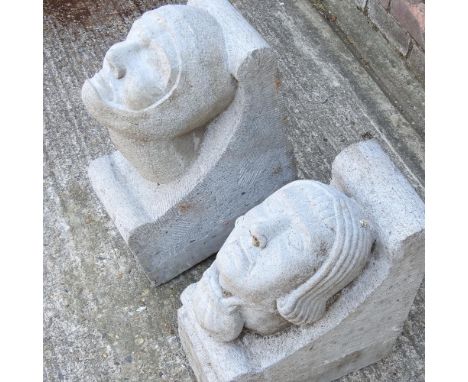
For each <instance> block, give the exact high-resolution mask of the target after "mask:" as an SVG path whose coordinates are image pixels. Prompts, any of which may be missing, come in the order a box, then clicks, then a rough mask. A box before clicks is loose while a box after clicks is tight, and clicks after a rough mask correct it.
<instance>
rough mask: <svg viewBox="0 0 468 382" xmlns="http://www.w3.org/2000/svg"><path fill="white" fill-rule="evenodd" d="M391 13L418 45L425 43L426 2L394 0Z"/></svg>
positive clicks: (421, 45) (422, 45)
mask: <svg viewBox="0 0 468 382" xmlns="http://www.w3.org/2000/svg"><path fill="white" fill-rule="evenodd" d="M390 13H391V15H392V16H393V17H394V18H395V19H396V20H397V22H398V24H400V26H401V27H402V28H403V29H405V30H406V31H408V33H409V34H410V35H411V36H412V37H413V38H414V39H415V40H416V42H417V43H418V45H419V46H420V47H422V48H423V49H424V45H425V41H424V40H425V36H424V35H425V23H424V21H425V4H424V2H421V1H420V0H392V3H391V5H390Z"/></svg>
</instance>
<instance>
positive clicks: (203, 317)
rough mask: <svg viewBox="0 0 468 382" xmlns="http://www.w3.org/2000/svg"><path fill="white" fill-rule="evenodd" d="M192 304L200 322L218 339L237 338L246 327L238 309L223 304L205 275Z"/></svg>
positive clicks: (230, 339) (228, 339)
mask: <svg viewBox="0 0 468 382" xmlns="http://www.w3.org/2000/svg"><path fill="white" fill-rule="evenodd" d="M192 305H193V310H194V313H195V317H196V319H197V322H198V324H199V325H200V326H201V327H202V328H203V329H205V330H206V331H207V332H208V333H210V335H211V336H212V337H214V338H215V339H217V340H218V341H223V342H228V341H232V340H234V339H236V338H237V337H238V336H239V334H240V333H241V331H242V328H243V327H244V320H243V319H242V316H241V315H240V313H239V311H238V310H237V309H233V308H228V307H226V306H224V305H223V303H222V301H221V300H220V298H219V297H218V296H216V295H215V294H214V292H213V291H212V290H211V288H210V286H209V282H208V280H207V277H203V278H202V279H201V280H200V281H199V282H198V283H197V286H196V288H195V291H194V294H193V297H192Z"/></svg>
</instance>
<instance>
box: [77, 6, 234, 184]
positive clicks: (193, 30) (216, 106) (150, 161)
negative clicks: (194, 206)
mask: <svg viewBox="0 0 468 382" xmlns="http://www.w3.org/2000/svg"><path fill="white" fill-rule="evenodd" d="M235 90H236V82H235V80H234V78H233V76H232V75H231V73H230V72H229V70H228V57H227V52H226V47H225V41H224V36H223V31H222V28H221V26H220V25H219V24H218V22H217V21H216V20H215V19H214V18H213V17H212V16H211V15H210V14H209V13H208V12H206V11H204V10H202V9H199V8H195V7H191V6H187V5H177V6H176V5H171V6H164V7H161V8H158V9H156V10H154V11H150V12H147V13H145V14H144V15H143V16H142V17H141V18H140V19H139V20H137V21H136V22H135V23H134V24H133V26H132V28H131V30H130V32H129V34H128V36H127V38H126V39H125V40H124V41H122V42H119V43H117V44H115V45H114V46H112V47H111V48H110V49H109V51H108V52H107V54H106V56H105V58H104V62H103V67H102V69H101V70H100V71H99V72H98V73H97V74H96V75H95V76H94V77H92V78H91V79H89V80H87V81H86V82H85V84H84V85H83V89H82V98H83V102H84V104H85V106H86V108H87V110H88V112H89V113H90V114H91V115H92V116H93V117H94V118H96V120H97V121H98V122H99V123H101V124H102V125H103V126H105V127H106V128H108V129H109V133H110V136H111V139H112V141H113V142H114V144H115V145H116V146H117V148H118V149H119V151H121V152H122V154H123V155H124V156H125V157H126V158H127V159H128V160H129V161H130V163H131V164H132V165H133V166H134V167H135V168H136V169H137V170H138V171H139V173H140V174H141V175H142V176H143V177H145V178H147V179H148V180H151V181H154V182H158V183H168V182H170V181H173V180H175V179H177V178H179V177H180V176H182V175H183V174H184V173H185V172H186V171H187V170H188V169H189V167H190V166H191V165H192V164H193V162H194V160H195V159H196V157H197V154H198V149H199V147H200V144H201V142H202V141H203V135H204V127H205V126H206V125H207V124H208V123H209V122H211V121H212V120H213V119H214V118H215V117H216V116H217V115H218V114H219V113H221V112H222V111H223V110H225V109H226V107H227V106H228V105H229V104H230V102H231V101H232V99H233V97H234V95H235Z"/></svg>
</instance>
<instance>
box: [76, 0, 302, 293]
mask: <svg viewBox="0 0 468 382" xmlns="http://www.w3.org/2000/svg"><path fill="white" fill-rule="evenodd" d="M277 84H278V81H277V77H276V60H275V55H274V53H273V52H272V50H271V48H270V47H269V45H268V44H267V43H266V42H265V40H264V39H263V38H262V37H261V36H260V35H259V34H258V33H257V32H256V31H255V30H254V29H253V28H252V27H251V26H250V25H249V24H248V23H247V22H246V21H245V20H244V19H243V18H242V16H241V15H240V14H239V13H238V12H237V11H236V10H235V9H234V8H233V7H232V6H231V5H230V4H229V2H228V1H226V0H191V1H189V2H188V4H187V5H167V6H164V7H161V8H158V9H156V10H154V11H150V12H147V13H145V14H144V15H143V16H142V17H141V18H140V19H139V20H137V21H136V22H135V23H134V24H133V26H132V28H131V30H130V32H129V34H128V36H127V38H126V39H125V40H124V41H123V42H121V43H118V44H116V45H114V46H113V47H112V48H110V49H109V51H108V52H107V54H106V57H105V59H104V63H103V68H102V70H101V71H99V72H98V73H97V74H96V75H95V76H94V77H93V78H92V79H90V80H88V81H86V83H85V84H84V86H83V91H82V98H83V101H84V103H85V106H86V108H87V110H88V111H89V113H90V114H91V115H92V116H93V117H95V118H96V120H97V121H98V122H99V123H101V124H102V125H103V126H104V127H106V128H107V129H108V130H109V134H110V137H111V139H112V142H113V143H114V144H115V146H116V147H117V149H118V151H116V152H114V153H113V154H111V155H106V156H103V157H101V158H98V159H96V160H95V161H93V162H92V163H91V165H90V167H89V176H90V179H91V183H92V186H93V188H94V190H95V192H96V193H97V195H98V197H99V199H100V200H101V202H102V203H103V204H104V206H105V208H106V210H107V212H108V213H109V215H110V217H111V218H112V220H113V221H114V223H115V224H116V226H117V228H118V229H119V231H120V233H121V234H122V236H123V238H124V239H125V241H126V242H127V244H128V245H129V247H130V249H131V250H132V252H133V253H134V254H135V256H136V257H137V259H138V260H139V262H140V263H141V265H142V266H143V268H144V270H145V271H146V272H147V274H148V276H149V277H150V278H151V279H152V280H154V281H155V282H156V283H157V284H160V283H163V282H166V281H168V280H170V279H171V278H173V277H175V276H176V275H178V274H180V273H181V272H183V271H185V270H186V269H188V268H190V267H192V266H193V265H195V264H197V263H198V262H200V261H202V260H203V259H205V258H206V257H208V256H209V255H211V254H213V253H215V252H217V251H218V250H219V248H220V247H221V244H222V243H223V242H224V240H225V239H226V237H227V235H228V233H229V232H230V231H231V230H232V228H233V224H234V221H235V219H236V218H237V217H238V216H240V215H242V214H243V213H245V212H246V211H247V210H248V209H249V208H251V207H253V206H254V205H256V204H258V203H259V202H261V201H262V200H263V199H264V198H265V197H266V196H268V195H269V194H271V193H272V192H274V191H275V190H277V189H278V188H280V187H281V186H283V185H284V184H286V183H288V182H290V181H291V180H293V179H294V178H295V176H296V169H295V166H294V163H293V155H292V149H291V148H290V145H289V143H288V142H287V139H286V137H285V134H284V131H283V129H284V126H283V120H282V115H281V112H280V109H279V105H278V89H277Z"/></svg>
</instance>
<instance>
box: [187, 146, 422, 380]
mask: <svg viewBox="0 0 468 382" xmlns="http://www.w3.org/2000/svg"><path fill="white" fill-rule="evenodd" d="M318 185H321V184H320V183H316V182H313V181H296V182H293V183H291V184H288V185H287V186H285V187H283V188H282V189H280V190H279V191H277V192H276V193H275V194H273V195H272V196H271V197H270V198H268V199H267V200H266V201H265V202H264V203H263V204H262V205H260V206H258V207H255V208H254V209H252V210H251V211H249V213H248V214H246V216H245V217H244V218H243V219H242V220H246V223H249V224H250V225H251V224H254V226H255V224H258V223H260V222H261V219H263V221H268V220H269V219H271V220H272V221H274V220H278V219H279V216H281V217H282V218H283V219H284V220H285V221H286V223H285V224H286V226H287V228H286V229H285V230H283V231H284V232H287V233H288V231H291V232H294V233H295V237H294V238H293V240H292V241H289V240H288V237H289V235H287V236H286V237H282V236H281V235H280V234H279V235H278V234H276V235H273V243H272V244H273V247H274V248H273V250H272V251H269V252H268V255H269V256H268V258H267V259H266V260H265V259H264V258H263V254H262V253H261V251H265V249H266V248H268V243H269V241H268V240H267V239H265V242H266V244H265V245H266V246H265V247H264V248H263V249H260V250H258V249H257V250H256V251H255V250H254V251H252V250H251V249H248V248H247V244H246V242H245V241H243V240H242V233H240V234H239V232H238V231H242V230H243V228H244V227H242V226H240V227H239V229H237V227H236V229H235V230H234V232H233V235H232V236H230V238H229V239H228V242H227V244H226V245H227V248H230V247H231V244H232V243H231V242H232V241H234V242H235V243H236V245H237V248H236V252H237V253H235V254H232V253H231V256H230V257H229V258H225V257H224V256H223V251H224V247H223V248H222V249H221V251H220V252H219V254H218V258H217V259H216V260H215V262H214V263H213V265H212V267H211V268H209V270H208V271H207V272H206V273H205V275H204V276H203V277H204V279H205V280H203V279H202V281H201V282H199V283H197V284H194V285H191V286H189V287H188V288H187V289H186V290H185V291H184V293H183V294H182V297H181V299H182V303H183V306H182V308H180V309H179V312H178V317H179V335H180V337H181V340H182V344H183V346H184V349H185V350H186V352H187V354H188V357H189V360H190V363H191V365H192V367H193V369H194V371H195V374H196V376H197V379H198V380H200V381H210V382H211V381H213V382H214V381H219V382H221V381H222V382H227V381H314V382H315V381H317V382H319V381H320V382H328V381H332V380H334V379H337V378H339V377H341V376H343V375H345V374H347V373H349V372H352V371H356V370H358V369H360V368H362V367H365V366H367V365H369V364H371V363H373V362H376V361H378V360H380V359H381V358H383V357H384V356H386V355H387V354H388V353H389V352H390V351H391V349H392V347H393V345H394V342H395V340H396V338H397V336H398V335H399V334H400V332H401V330H402V328H403V323H404V321H405V319H406V318H407V315H408V313H409V310H410V307H411V304H412V303H413V300H414V298H415V296H416V292H417V290H418V288H419V286H420V283H421V281H422V278H423V275H424V203H423V202H422V200H421V199H420V198H419V196H418V195H417V193H416V192H415V191H414V189H413V188H412V187H411V185H410V184H409V183H408V181H407V180H406V179H405V177H404V176H403V175H402V174H401V172H400V171H399V170H398V169H397V168H396V167H395V166H394V164H393V163H392V162H391V160H390V158H389V157H388V156H387V155H386V154H385V153H384V151H382V149H381V148H380V146H379V145H378V143H377V142H376V141H374V140H371V141H366V142H361V143H357V144H355V145H352V146H351V147H349V148H347V149H345V150H344V151H343V152H342V153H341V154H340V155H338V157H337V158H336V159H335V161H334V164H333V170H332V180H331V186H328V187H329V189H328V190H327V188H325V187H326V186H324V185H321V188H322V190H327V191H328V192H332V193H334V198H335V201H336V200H339V201H340V203H338V202H335V201H334V202H335V204H336V205H335V208H334V214H332V217H333V219H332V221H333V220H336V223H335V224H336V225H335V228H334V230H333V231H334V232H335V234H334V235H331V234H329V235H328V236H334V242H333V244H332V245H331V246H329V243H327V234H325V233H324V231H325V232H326V231H327V230H328V229H329V226H330V225H331V223H330V222H329V221H328V219H326V218H324V219H317V223H318V222H320V224H316V225H315V226H310V225H309V224H307V223H306V222H307V220H305V219H304V217H303V216H307V212H309V213H310V214H311V215H312V216H316V215H317V214H318V215H320V214H321V213H322V212H323V211H324V210H325V214H326V215H330V213H326V208H325V207H324V206H323V204H324V202H323V201H322V200H320V199H321V198H323V197H324V196H318V195H317V194H315V195H314V194H313V193H312V194H311V193H310V188H314V187H317V186H318ZM335 187H336V188H335ZM301 188H302V189H301ZM306 188H307V189H308V192H304V189H306ZM292 190H297V191H296V192H291V191H292ZM330 190H332V191H330ZM338 190H341V191H342V192H344V193H345V194H346V195H348V196H349V197H350V198H352V199H353V201H352V203H351V199H349V198H347V197H346V196H344V195H343V194H342V193H341V192H339V191H338ZM288 194H289V195H288ZM286 195H288V196H289V198H285V196H286ZM308 199H309V200H308ZM270 204H271V206H270V207H268V206H269V205H270ZM273 205H274V206H276V207H275V208H276V211H274V210H273V209H272V206H273ZM281 205H285V207H287V208H290V209H292V210H293V212H291V211H289V212H287V213H286V212H285V211H282V212H281V208H282V207H281ZM358 205H360V206H361V208H362V210H361V209H360V208H358V207H357V206H358ZM297 206H302V208H301V210H300V211H301V213H300V216H301V217H300V216H299V214H298V213H297V212H295V211H296V207H297ZM351 206H353V207H352V208H351ZM307 210H309V211H307ZM317 210H318V212H317ZM288 215H289V216H291V215H295V219H288ZM310 219H312V218H310ZM304 220H305V221H304ZM312 220H314V219H312ZM340 220H341V223H340ZM274 225H275V226H277V224H274ZM304 226H305V227H308V228H304ZM308 230H311V231H312V232H315V233H316V236H314V240H313V241H314V242H316V243H317V242H318V243H320V244H322V243H323V244H324V245H325V248H327V247H326V246H327V244H328V248H327V249H326V250H325V252H327V253H328V254H327V255H326V258H325V259H324V260H323V264H321V265H320V266H319V267H318V269H317V270H315V269H314V265H313V264H314V256H313V255H312V256H311V257H312V259H311V261H310V262H305V261H304V260H301V258H300V256H298V255H296V252H298V251H297V249H296V248H295V246H294V243H296V244H297V243H298V242H300V241H302V242H305V243H307V242H309V240H308V236H309V235H310V231H308ZM320 230H321V231H322V232H320ZM371 230H372V231H374V233H375V242H374V244H372V243H373V240H372V239H373V235H372V234H371ZM317 232H319V234H318V235H317ZM356 235H357V236H356ZM264 236H265V237H267V234H265V235H264ZM301 239H302V240H301ZM321 240H323V242H321ZM254 241H255V240H254ZM275 241H276V242H280V243H281V242H282V243H283V245H279V246H278V244H277V243H275ZM371 245H372V247H373V249H372V254H371V257H370V259H369V261H368V263H367V265H366V266H365V268H364V269H363V271H362V273H361V274H360V271H361V270H362V267H363V266H364V264H365V260H367V254H369V252H370V251H371ZM299 247H300V248H301V250H302V251H305V252H306V253H307V254H309V249H310V247H308V246H299ZM319 247H320V246H319ZM278 249H280V250H281V251H278ZM337 249H339V250H337ZM254 252H255V253H254ZM285 252H286V253H285ZM299 252H301V251H299ZM312 252H314V251H312ZM241 255H243V256H244V257H248V258H249V259H253V260H252V263H253V265H252V271H253V272H255V270H256V268H259V269H258V270H259V273H258V274H255V273H252V274H251V273H250V272H251V270H250V269H244V268H242V265H243V264H242V262H241V261H240V260H239V258H241ZM278 256H279V257H280V258H281V257H284V259H287V260H288V261H289V266H288V264H287V262H284V264H283V263H282V262H281V260H278V259H277V257H278ZM303 256H304V255H303ZM304 257H305V256H304ZM353 263H354V264H355V265H354V266H353ZM359 263H360V265H357V264H359ZM291 264H292V266H291ZM315 265H316V264H315ZM300 269H302V270H304V272H305V274H306V275H308V276H309V279H307V278H306V279H305V280H304V275H302V279H301V277H300V273H298V271H299V270H300ZM216 270H218V273H215V271H216ZM233 270H234V271H233ZM261 271H265V273H267V274H262V272H261ZM236 272H237V273H236ZM238 273H240V274H238ZM233 274H235V277H236V279H239V280H240V282H239V283H237V284H236V283H235V281H236V280H234V279H233V278H232V277H231V276H232V275H233ZM209 275H210V276H209ZM346 275H349V277H347V276H346ZM243 277H246V279H245V280H244V279H243ZM208 279H209V280H208ZM207 280H208V281H207ZM298 280H299V285H298V283H297V281H298ZM216 281H217V282H218V284H216ZM207 283H211V284H216V285H218V287H219V290H220V291H221V292H220V293H221V295H219V293H218V294H217V293H216V288H215V287H212V288H213V289H214V290H215V292H210V291H209V289H210V287H206V286H205V285H204V284H207ZM264 286H267V288H263V287H264ZM343 287H344V288H343ZM342 288H343V289H342ZM326 290H328V291H329V292H330V294H326V293H324V291H326ZM338 291H339V294H337V295H335V293H336V292H338ZM223 292H224V293H227V295H226V296H223V295H222V293H223ZM203 295H208V298H205V299H203ZM332 297H333V300H331V298H332ZM233 299H237V301H234V302H233ZM326 303H327V307H326V310H325V304H326ZM199 305H202V306H201V307H200V306H199ZM207 306H208V307H207ZM211 306H213V308H211ZM322 307H323V308H322ZM268 308H270V310H268ZM276 309H277V310H276ZM285 312H286V314H285ZM316 312H319V314H318V315H316V314H315V313H316ZM278 313H279V314H278ZM260 315H262V317H260ZM281 318H283V319H286V320H287V321H290V322H292V323H294V324H295V325H293V326H291V325H289V326H286V325H284V322H283V324H281V323H280V322H278V320H279V319H281ZM275 320H276V321H275ZM237 322H242V323H244V322H245V327H246V328H250V329H252V330H251V331H245V332H244V333H243V335H242V336H240V337H239V338H238V339H237V337H238V336H239V334H240V331H241V330H242V325H241V326H240V327H239V326H236V325H235V324H236V323H237ZM223 325H224V328H223ZM272 328H273V330H271V329H272ZM223 329H226V330H225V331H224V332H223ZM238 329H240V330H238ZM281 329H282V330H281ZM257 333H259V334H257ZM275 333H276V334H275ZM266 334H272V335H269V336H265V335H266ZM224 341H227V342H224Z"/></svg>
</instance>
